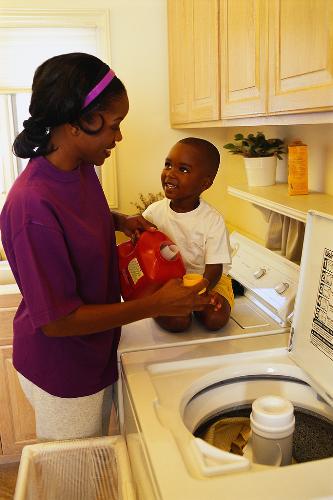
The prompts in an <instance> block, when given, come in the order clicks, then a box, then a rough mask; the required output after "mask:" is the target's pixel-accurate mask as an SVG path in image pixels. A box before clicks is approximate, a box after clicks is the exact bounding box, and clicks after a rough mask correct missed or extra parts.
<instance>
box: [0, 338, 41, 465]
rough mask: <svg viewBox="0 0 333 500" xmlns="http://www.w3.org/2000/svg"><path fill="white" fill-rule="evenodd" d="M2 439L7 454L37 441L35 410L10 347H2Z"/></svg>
mask: <svg viewBox="0 0 333 500" xmlns="http://www.w3.org/2000/svg"><path fill="white" fill-rule="evenodd" d="M0 437H1V446H2V453H3V454H4V455H17V454H19V453H20V452H21V450H22V448H23V446H25V445H26V444H32V443H35V442H36V432H35V417H34V411H33V409H32V407H31V405H30V403H29V402H28V400H27V399H26V397H25V395H24V393H23V391H22V389H21V386H20V383H19V381H18V378H17V373H16V370H15V368H14V367H13V363H12V347H11V346H5V347H0Z"/></svg>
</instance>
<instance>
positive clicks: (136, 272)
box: [128, 258, 143, 285]
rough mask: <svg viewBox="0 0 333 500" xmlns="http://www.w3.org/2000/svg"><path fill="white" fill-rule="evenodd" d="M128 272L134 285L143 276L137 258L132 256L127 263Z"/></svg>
mask: <svg viewBox="0 0 333 500" xmlns="http://www.w3.org/2000/svg"><path fill="white" fill-rule="evenodd" d="M128 272H129V273H130V276H131V278H132V280H133V283H134V285H136V284H137V282H138V281H139V279H140V278H142V276H143V272H142V269H141V267H140V264H139V262H138V259H136V258H134V259H132V260H131V261H130V262H129V263H128Z"/></svg>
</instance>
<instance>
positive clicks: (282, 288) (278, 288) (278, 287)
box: [274, 282, 289, 295]
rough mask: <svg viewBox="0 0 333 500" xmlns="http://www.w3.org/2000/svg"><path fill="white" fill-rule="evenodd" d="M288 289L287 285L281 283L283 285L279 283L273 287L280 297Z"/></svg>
mask: <svg viewBox="0 0 333 500" xmlns="http://www.w3.org/2000/svg"><path fill="white" fill-rule="evenodd" d="M288 288H289V283H286V282H283V283H279V284H278V285H276V286H275V287H274V290H275V291H276V292H277V293H278V294H280V295H282V294H283V293H284V292H285V291H286V290H288Z"/></svg>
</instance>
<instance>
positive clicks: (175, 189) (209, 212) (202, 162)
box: [142, 137, 234, 332]
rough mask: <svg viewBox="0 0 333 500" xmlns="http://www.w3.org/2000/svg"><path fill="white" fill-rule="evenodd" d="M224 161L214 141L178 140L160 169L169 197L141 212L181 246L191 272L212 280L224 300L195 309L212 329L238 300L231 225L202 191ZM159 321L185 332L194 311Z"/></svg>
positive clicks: (222, 322) (223, 321)
mask: <svg viewBox="0 0 333 500" xmlns="http://www.w3.org/2000/svg"><path fill="white" fill-rule="evenodd" d="M219 164H220V154H219V151H218V150H217V148H216V147H215V146H214V145H213V144H212V143H210V142H209V141H206V140H204V139H198V138H194V137H188V138H186V139H182V140H180V141H178V142H177V143H176V144H175V145H174V146H173V147H172V148H171V150H170V152H169V154H168V156H167V158H166V160H165V166H164V169H163V170H162V174H161V181H162V187H163V190H164V194H165V198H164V199H163V200H160V201H156V202H155V203H152V204H151V205H150V206H149V207H147V208H146V210H145V211H144V212H143V214H142V215H143V216H144V217H145V218H146V219H147V220H149V221H150V222H152V223H153V224H155V225H156V226H157V227H158V229H159V230H160V231H162V232H164V233H165V234H167V235H168V236H169V238H170V239H171V240H172V241H173V242H174V243H175V244H176V245H177V246H178V248H179V250H180V253H181V255H182V257H183V260H184V264H185V267H186V272H187V273H199V274H203V276H204V277H205V278H206V279H207V280H208V281H209V286H208V289H207V290H208V292H209V293H211V294H214V296H215V302H216V303H219V305H218V306H217V307H216V305H215V306H214V305H207V306H206V307H205V309H204V310H203V311H200V312H194V314H195V316H196V318H197V319H198V320H199V321H200V322H201V323H202V324H203V325H204V326H205V327H206V328H207V329H208V330H218V329H220V328H221V327H223V326H224V325H225V324H226V323H227V321H228V320H229V317H230V310H231V307H232V306H233V302H234V296H233V292H232V286H231V279H230V278H229V277H228V276H226V275H225V274H223V268H224V271H225V272H226V271H227V269H228V267H229V265H230V264H231V256H230V247H229V236H228V231H227V228H226V226H225V223H224V220H223V217H222V215H221V214H220V213H219V212H218V211H217V210H216V209H215V208H213V207H212V206H211V205H209V204H208V203H207V202H206V201H204V200H203V199H201V197H200V195H201V193H203V192H204V191H206V189H208V188H209V187H210V186H211V185H212V184H213V181H214V178H215V176H216V173H217V171H218V168H219ZM156 321H157V323H158V324H159V325H160V326H161V327H162V328H164V329H166V330H168V331H171V332H182V331H185V330H187V329H188V328H189V326H190V325H191V315H190V316H176V317H170V316H168V317H167V316H163V317H159V318H156Z"/></svg>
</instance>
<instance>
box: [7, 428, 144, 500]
mask: <svg viewBox="0 0 333 500" xmlns="http://www.w3.org/2000/svg"><path fill="white" fill-rule="evenodd" d="M135 498H136V496H135V493H134V488H133V483H132V476H131V469H130V464H129V459H128V455H127V448H126V444H125V440H124V438H123V437H122V436H106V437H100V438H89V439H77V440H71V441H52V442H49V443H40V444H33V445H28V446H25V447H24V449H23V452H22V457H21V462H20V467H19V472H18V477H17V482H16V489H15V495H14V500H60V499H61V500H135Z"/></svg>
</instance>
